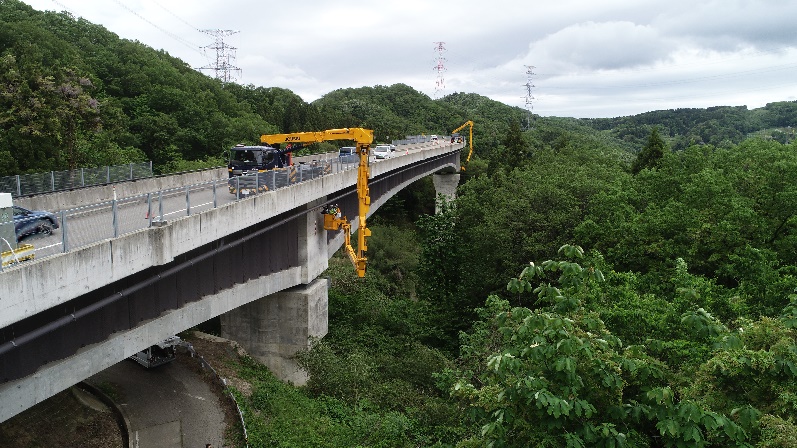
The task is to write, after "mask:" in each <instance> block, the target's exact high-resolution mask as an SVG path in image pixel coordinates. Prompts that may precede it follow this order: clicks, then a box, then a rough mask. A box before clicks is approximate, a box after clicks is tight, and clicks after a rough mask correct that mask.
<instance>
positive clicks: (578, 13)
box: [23, 0, 797, 117]
mask: <svg viewBox="0 0 797 448" xmlns="http://www.w3.org/2000/svg"><path fill="white" fill-rule="evenodd" d="M23 1H25V2H26V3H28V4H29V5H31V6H32V7H34V8H35V9H39V10H54V11H68V12H70V13H72V14H73V15H74V16H76V17H83V18H84V19H86V20H88V21H90V22H92V23H96V24H100V25H103V26H104V27H106V28H107V29H108V30H110V31H111V32H113V33H116V34H117V35H119V37H122V38H126V39H131V40H138V41H139V42H142V43H144V44H146V45H149V46H151V47H153V48H155V49H163V50H165V51H167V52H168V53H169V54H171V55H173V56H176V57H179V58H180V59H182V60H184V61H186V62H187V63H188V64H189V65H190V66H192V67H196V68H199V67H208V66H212V65H214V63H215V60H216V50H214V49H212V48H205V47H214V46H216V45H215V42H216V38H215V37H213V36H212V35H210V34H206V33H203V32H202V30H232V31H237V33H235V34H231V35H227V36H225V37H224V38H223V42H224V44H225V45H227V46H230V47H234V48H235V49H236V50H235V51H234V55H235V59H231V60H230V63H231V64H232V65H233V66H235V67H238V68H240V69H241V70H240V72H237V71H236V72H233V73H232V76H233V77H234V78H235V79H236V82H238V83H240V84H245V85H247V84H253V85H255V86H264V87H282V88H286V89H290V90H292V91H293V92H295V93H296V94H298V95H300V96H301V97H302V98H303V99H304V100H305V101H308V102H310V101H313V100H316V99H318V98H319V97H321V96H323V95H324V94H326V93H328V92H331V91H333V90H336V89H340V88H348V87H363V86H376V85H385V86H387V85H392V84H396V83H404V84H407V85H410V86H412V87H413V88H415V89H416V90H418V91H420V92H423V93H425V94H427V95H429V97H431V98H436V97H441V96H444V95H447V94H450V93H454V92H467V93H478V94H480V95H484V96H487V97H489V98H492V99H494V100H497V101H501V102H503V103H506V104H508V105H511V106H518V107H521V108H525V107H527V99H526V98H527V96H528V88H527V84H529V75H528V71H529V69H528V66H533V67H534V68H533V69H532V72H533V73H534V74H533V75H532V76H531V83H530V84H532V85H533V86H534V87H533V88H531V95H532V96H533V99H532V100H531V106H530V107H531V108H532V110H533V111H534V113H537V114H540V115H543V116H564V117H616V116H624V115H634V114H638V113H642V112H647V111H651V110H660V109H675V108H685V107H698V108H704V107H710V106H742V105H746V106H747V107H748V108H751V109H752V108H757V107H762V106H764V105H765V104H766V103H769V102H774V101H794V100H797V32H795V31H794V29H795V24H794V23H795V18H796V17H797V1H793V0H716V1H715V0H688V1H687V0H667V1H660V0H557V1H550V0H546V1H540V0H459V1H449V0H434V1H432V0H423V1H421V0H401V1H392V0H389V1H386V0H368V1H359V0H336V1H329V0H327V1H321V0H295V1H279V2H277V1H273V2H272V1H262V0H259V1H258V0H225V1H219V0H191V1H189V0H168V1H166V0H23ZM439 42H443V44H438V43H439ZM440 47H442V48H443V49H444V51H442V59H441V58H440V54H441V53H440V52H439V51H438V50H439V49H440ZM438 67H442V70H439V69H438ZM202 71H203V72H204V73H206V74H208V75H210V76H214V73H213V71H211V70H202ZM441 77H442V80H443V83H442V84H438V80H439V79H440V78H441Z"/></svg>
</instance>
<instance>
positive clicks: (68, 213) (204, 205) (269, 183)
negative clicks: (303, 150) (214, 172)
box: [0, 159, 358, 272]
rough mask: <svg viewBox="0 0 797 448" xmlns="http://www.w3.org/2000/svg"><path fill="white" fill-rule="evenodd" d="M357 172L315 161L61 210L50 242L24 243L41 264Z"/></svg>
mask: <svg viewBox="0 0 797 448" xmlns="http://www.w3.org/2000/svg"><path fill="white" fill-rule="evenodd" d="M357 166H358V163H344V162H341V161H340V160H339V159H332V160H321V161H313V162H309V163H300V164H298V165H293V166H291V167H288V168H282V169H276V170H271V171H266V172H263V173H257V174H252V175H248V176H240V177H233V178H229V179H216V180H212V181H208V182H203V183H198V184H191V185H186V186H182V187H177V188H171V189H164V190H158V191H154V192H151V193H146V194H141V195H137V196H130V197H124V198H118V199H113V200H111V201H105V202H99V203H95V204H91V205H86V206H82V207H76V208H71V209H66V210H61V211H60V212H57V213H56V215H57V217H58V221H59V222H58V224H59V226H58V227H59V228H58V230H55V231H54V232H53V235H52V236H48V235H43V234H42V235H34V236H32V237H31V238H30V239H28V240H25V243H29V244H32V245H33V246H34V253H35V258H36V259H40V258H43V257H48V256H52V255H55V254H59V253H65V252H69V251H71V250H75V249H77V248H80V247H83V246H87V245H89V244H92V243H96V242H98V241H102V240H105V239H109V238H117V237H119V236H121V235H124V234H126V233H131V232H134V231H136V230H140V229H144V228H147V227H151V226H160V225H163V224H165V223H166V222H168V220H170V219H175V218H178V217H182V216H190V215H193V214H197V213H200V212H202V211H204V210H208V209H211V208H216V207H219V206H220V205H224V204H226V203H229V202H233V201H238V200H241V199H245V198H247V197H249V196H252V195H257V194H263V193H265V192H268V191H273V190H277V189H280V188H285V187H287V186H290V185H293V184H296V183H299V182H306V181H309V180H312V179H315V178H318V177H321V176H326V175H329V174H333V173H338V172H341V171H345V170H351V169H356V168H357ZM59 232H60V233H59ZM59 236H60V238H59ZM12 255H13V254H12ZM4 260H5V258H4ZM9 260H10V261H9V262H4V264H5V265H6V267H9V266H11V265H13V264H16V262H15V261H13V260H14V257H13V256H12V257H9ZM2 270H3V264H2V263H0V272H2Z"/></svg>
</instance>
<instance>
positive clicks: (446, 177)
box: [432, 173, 459, 213]
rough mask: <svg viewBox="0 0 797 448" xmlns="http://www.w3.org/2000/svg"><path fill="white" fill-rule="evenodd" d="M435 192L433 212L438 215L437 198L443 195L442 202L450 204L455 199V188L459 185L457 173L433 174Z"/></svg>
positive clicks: (438, 204)
mask: <svg viewBox="0 0 797 448" xmlns="http://www.w3.org/2000/svg"><path fill="white" fill-rule="evenodd" d="M432 182H433V183H434V191H435V198H436V199H435V205H434V212H435V213H440V209H441V205H442V204H440V203H439V198H438V197H439V196H440V195H443V200H444V201H446V202H451V201H453V200H454V199H455V198H456V197H457V186H458V185H459V173H435V174H434V175H433V176H432Z"/></svg>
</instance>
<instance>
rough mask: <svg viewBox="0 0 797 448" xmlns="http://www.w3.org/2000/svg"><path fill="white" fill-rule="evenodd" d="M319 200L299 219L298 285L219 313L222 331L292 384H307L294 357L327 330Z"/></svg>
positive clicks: (324, 242)
mask: <svg viewBox="0 0 797 448" xmlns="http://www.w3.org/2000/svg"><path fill="white" fill-rule="evenodd" d="M325 202H326V198H321V199H318V200H316V201H313V202H311V203H309V204H307V205H305V206H304V208H305V209H306V210H307V211H308V213H307V214H305V215H303V216H301V217H300V218H298V219H297V221H298V222H297V224H298V226H299V232H298V238H299V241H298V250H299V254H298V255H299V257H298V260H299V265H300V268H301V283H302V284H301V285H299V286H296V287H294V288H291V289H287V290H283V291H280V292H278V293H275V294H271V295H269V296H266V297H262V298H260V299H258V300H255V301H253V302H249V303H247V304H246V305H243V306H240V307H238V308H236V309H233V310H231V311H229V312H227V313H225V314H223V315H221V335H222V337H224V338H227V339H232V340H234V341H236V342H238V343H239V344H241V346H242V347H243V348H244V349H245V350H246V351H247V352H248V353H249V355H251V356H252V357H254V358H255V359H257V360H259V361H260V362H262V363H263V364H265V365H266V366H267V367H268V368H269V370H271V372H272V373H274V375H276V376H277V378H280V379H281V380H283V381H287V382H290V383H293V384H295V385H297V386H298V385H304V384H305V383H307V379H308V378H307V373H306V372H304V371H303V370H301V369H300V368H299V366H298V364H297V363H296V361H295V359H294V357H295V355H296V353H297V352H299V351H301V350H305V349H308V348H310V343H311V340H310V338H311V337H312V338H322V337H324V336H325V335H326V334H327V328H328V321H327V316H328V312H327V311H328V296H327V291H328V289H329V287H328V285H329V280H328V279H325V278H322V279H319V278H317V277H318V276H319V275H320V274H321V273H322V272H324V271H325V270H326V268H327V266H328V265H329V260H328V256H327V235H326V231H325V230H324V220H323V216H322V215H321V212H320V209H319V207H320V206H321V205H323V204H324V203H325Z"/></svg>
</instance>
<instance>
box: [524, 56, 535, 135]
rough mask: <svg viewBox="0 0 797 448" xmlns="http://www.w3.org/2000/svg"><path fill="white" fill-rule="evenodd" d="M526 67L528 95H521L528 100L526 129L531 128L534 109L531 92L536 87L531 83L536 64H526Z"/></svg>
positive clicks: (525, 85)
mask: <svg viewBox="0 0 797 448" xmlns="http://www.w3.org/2000/svg"><path fill="white" fill-rule="evenodd" d="M524 67H526V84H523V86H524V87H525V88H526V96H525V97H521V98H525V100H526V112H527V114H526V129H529V128H531V115H532V111H533V110H534V104H532V101H534V95H532V94H531V89H533V88H534V84H532V83H531V77H532V76H534V68H535V67H534V66H533V65H524Z"/></svg>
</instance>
